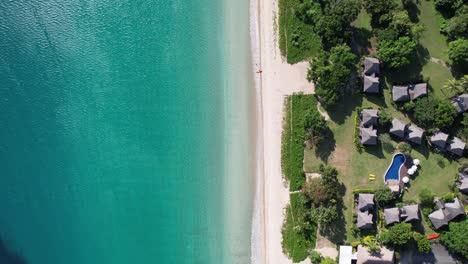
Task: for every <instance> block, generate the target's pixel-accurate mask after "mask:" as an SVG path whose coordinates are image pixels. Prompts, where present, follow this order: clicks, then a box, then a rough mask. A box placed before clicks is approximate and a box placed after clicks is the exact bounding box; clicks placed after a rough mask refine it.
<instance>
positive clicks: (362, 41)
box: [351, 27, 372, 55]
mask: <svg viewBox="0 0 468 264" xmlns="http://www.w3.org/2000/svg"><path fill="white" fill-rule="evenodd" d="M352 32H353V35H352V40H351V50H352V51H353V53H355V54H361V55H368V54H370V52H369V51H370V50H371V49H372V43H371V42H370V39H371V38H372V32H371V31H370V30H368V29H365V28H354V27H353V29H352Z"/></svg>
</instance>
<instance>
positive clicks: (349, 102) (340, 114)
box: [327, 93, 362, 125]
mask: <svg viewBox="0 0 468 264" xmlns="http://www.w3.org/2000/svg"><path fill="white" fill-rule="evenodd" d="M361 104H362V94H359V93H356V94H345V96H344V98H343V99H342V100H341V101H339V102H338V103H337V104H336V105H335V106H332V107H328V108H327V112H328V113H329V115H330V118H331V120H332V121H333V122H335V123H337V124H338V125H341V124H343V123H344V121H345V120H346V118H347V117H349V116H350V115H352V113H353V111H354V109H355V108H356V107H357V106H360V105H361Z"/></svg>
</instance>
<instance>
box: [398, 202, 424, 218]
mask: <svg viewBox="0 0 468 264" xmlns="http://www.w3.org/2000/svg"><path fill="white" fill-rule="evenodd" d="M403 212H404V215H406V219H405V222H410V221H414V220H419V219H420V217H419V205H417V204H408V205H404V206H403ZM402 217H403V215H402Z"/></svg>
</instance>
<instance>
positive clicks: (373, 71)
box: [362, 57, 380, 76]
mask: <svg viewBox="0 0 468 264" xmlns="http://www.w3.org/2000/svg"><path fill="white" fill-rule="evenodd" d="M362 64H363V67H364V70H363V71H362V74H363V75H368V76H376V75H379V74H380V61H379V60H378V59H376V58H372V57H365V58H364V61H363V63H362Z"/></svg>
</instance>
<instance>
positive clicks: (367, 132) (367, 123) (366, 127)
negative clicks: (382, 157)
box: [359, 109, 379, 145]
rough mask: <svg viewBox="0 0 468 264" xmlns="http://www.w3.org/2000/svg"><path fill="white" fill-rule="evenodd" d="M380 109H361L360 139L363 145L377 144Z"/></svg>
mask: <svg viewBox="0 0 468 264" xmlns="http://www.w3.org/2000/svg"><path fill="white" fill-rule="evenodd" d="M378 113H379V111H378V110H376V109H364V110H362V111H361V114H360V119H361V121H360V122H359V139H360V142H361V144H363V145H375V144H377V129H375V128H374V127H376V126H377V124H378V119H379V115H378Z"/></svg>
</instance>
